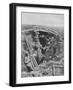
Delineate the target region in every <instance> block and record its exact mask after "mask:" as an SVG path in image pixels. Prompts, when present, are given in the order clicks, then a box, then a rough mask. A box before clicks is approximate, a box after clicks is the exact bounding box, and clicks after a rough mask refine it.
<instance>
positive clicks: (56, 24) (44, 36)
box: [21, 12, 64, 78]
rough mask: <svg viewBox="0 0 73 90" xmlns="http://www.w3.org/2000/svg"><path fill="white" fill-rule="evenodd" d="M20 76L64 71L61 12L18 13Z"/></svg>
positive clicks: (47, 74) (57, 74)
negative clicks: (19, 23) (19, 24)
mask: <svg viewBox="0 0 73 90" xmlns="http://www.w3.org/2000/svg"><path fill="white" fill-rule="evenodd" d="M21 20H22V22H21V77H22V78H24V77H41V76H62V75H64V15H63V14H51V13H48V14H44V13H28V12H27V13H24V12H22V15H21Z"/></svg>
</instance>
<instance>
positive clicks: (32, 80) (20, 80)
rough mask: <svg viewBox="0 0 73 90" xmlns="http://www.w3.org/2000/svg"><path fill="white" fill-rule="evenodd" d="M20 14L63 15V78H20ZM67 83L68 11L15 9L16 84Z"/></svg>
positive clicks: (30, 8)
mask: <svg viewBox="0 0 73 90" xmlns="http://www.w3.org/2000/svg"><path fill="white" fill-rule="evenodd" d="M21 12H39V13H54V14H64V76H54V77H53V76H50V77H48V76H45V77H28V78H21ZM59 81H69V10H68V9H53V8H47V9H46V8H35V7H34V8H33V7H16V84H26V83H27V84H28V83H39V82H41V83H42V82H59Z"/></svg>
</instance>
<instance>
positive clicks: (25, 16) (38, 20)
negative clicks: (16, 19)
mask: <svg viewBox="0 0 73 90" xmlns="http://www.w3.org/2000/svg"><path fill="white" fill-rule="evenodd" d="M22 24H29V25H47V26H58V27H64V15H63V14H47V13H46V14H43V13H41V14H40V13H22Z"/></svg>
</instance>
